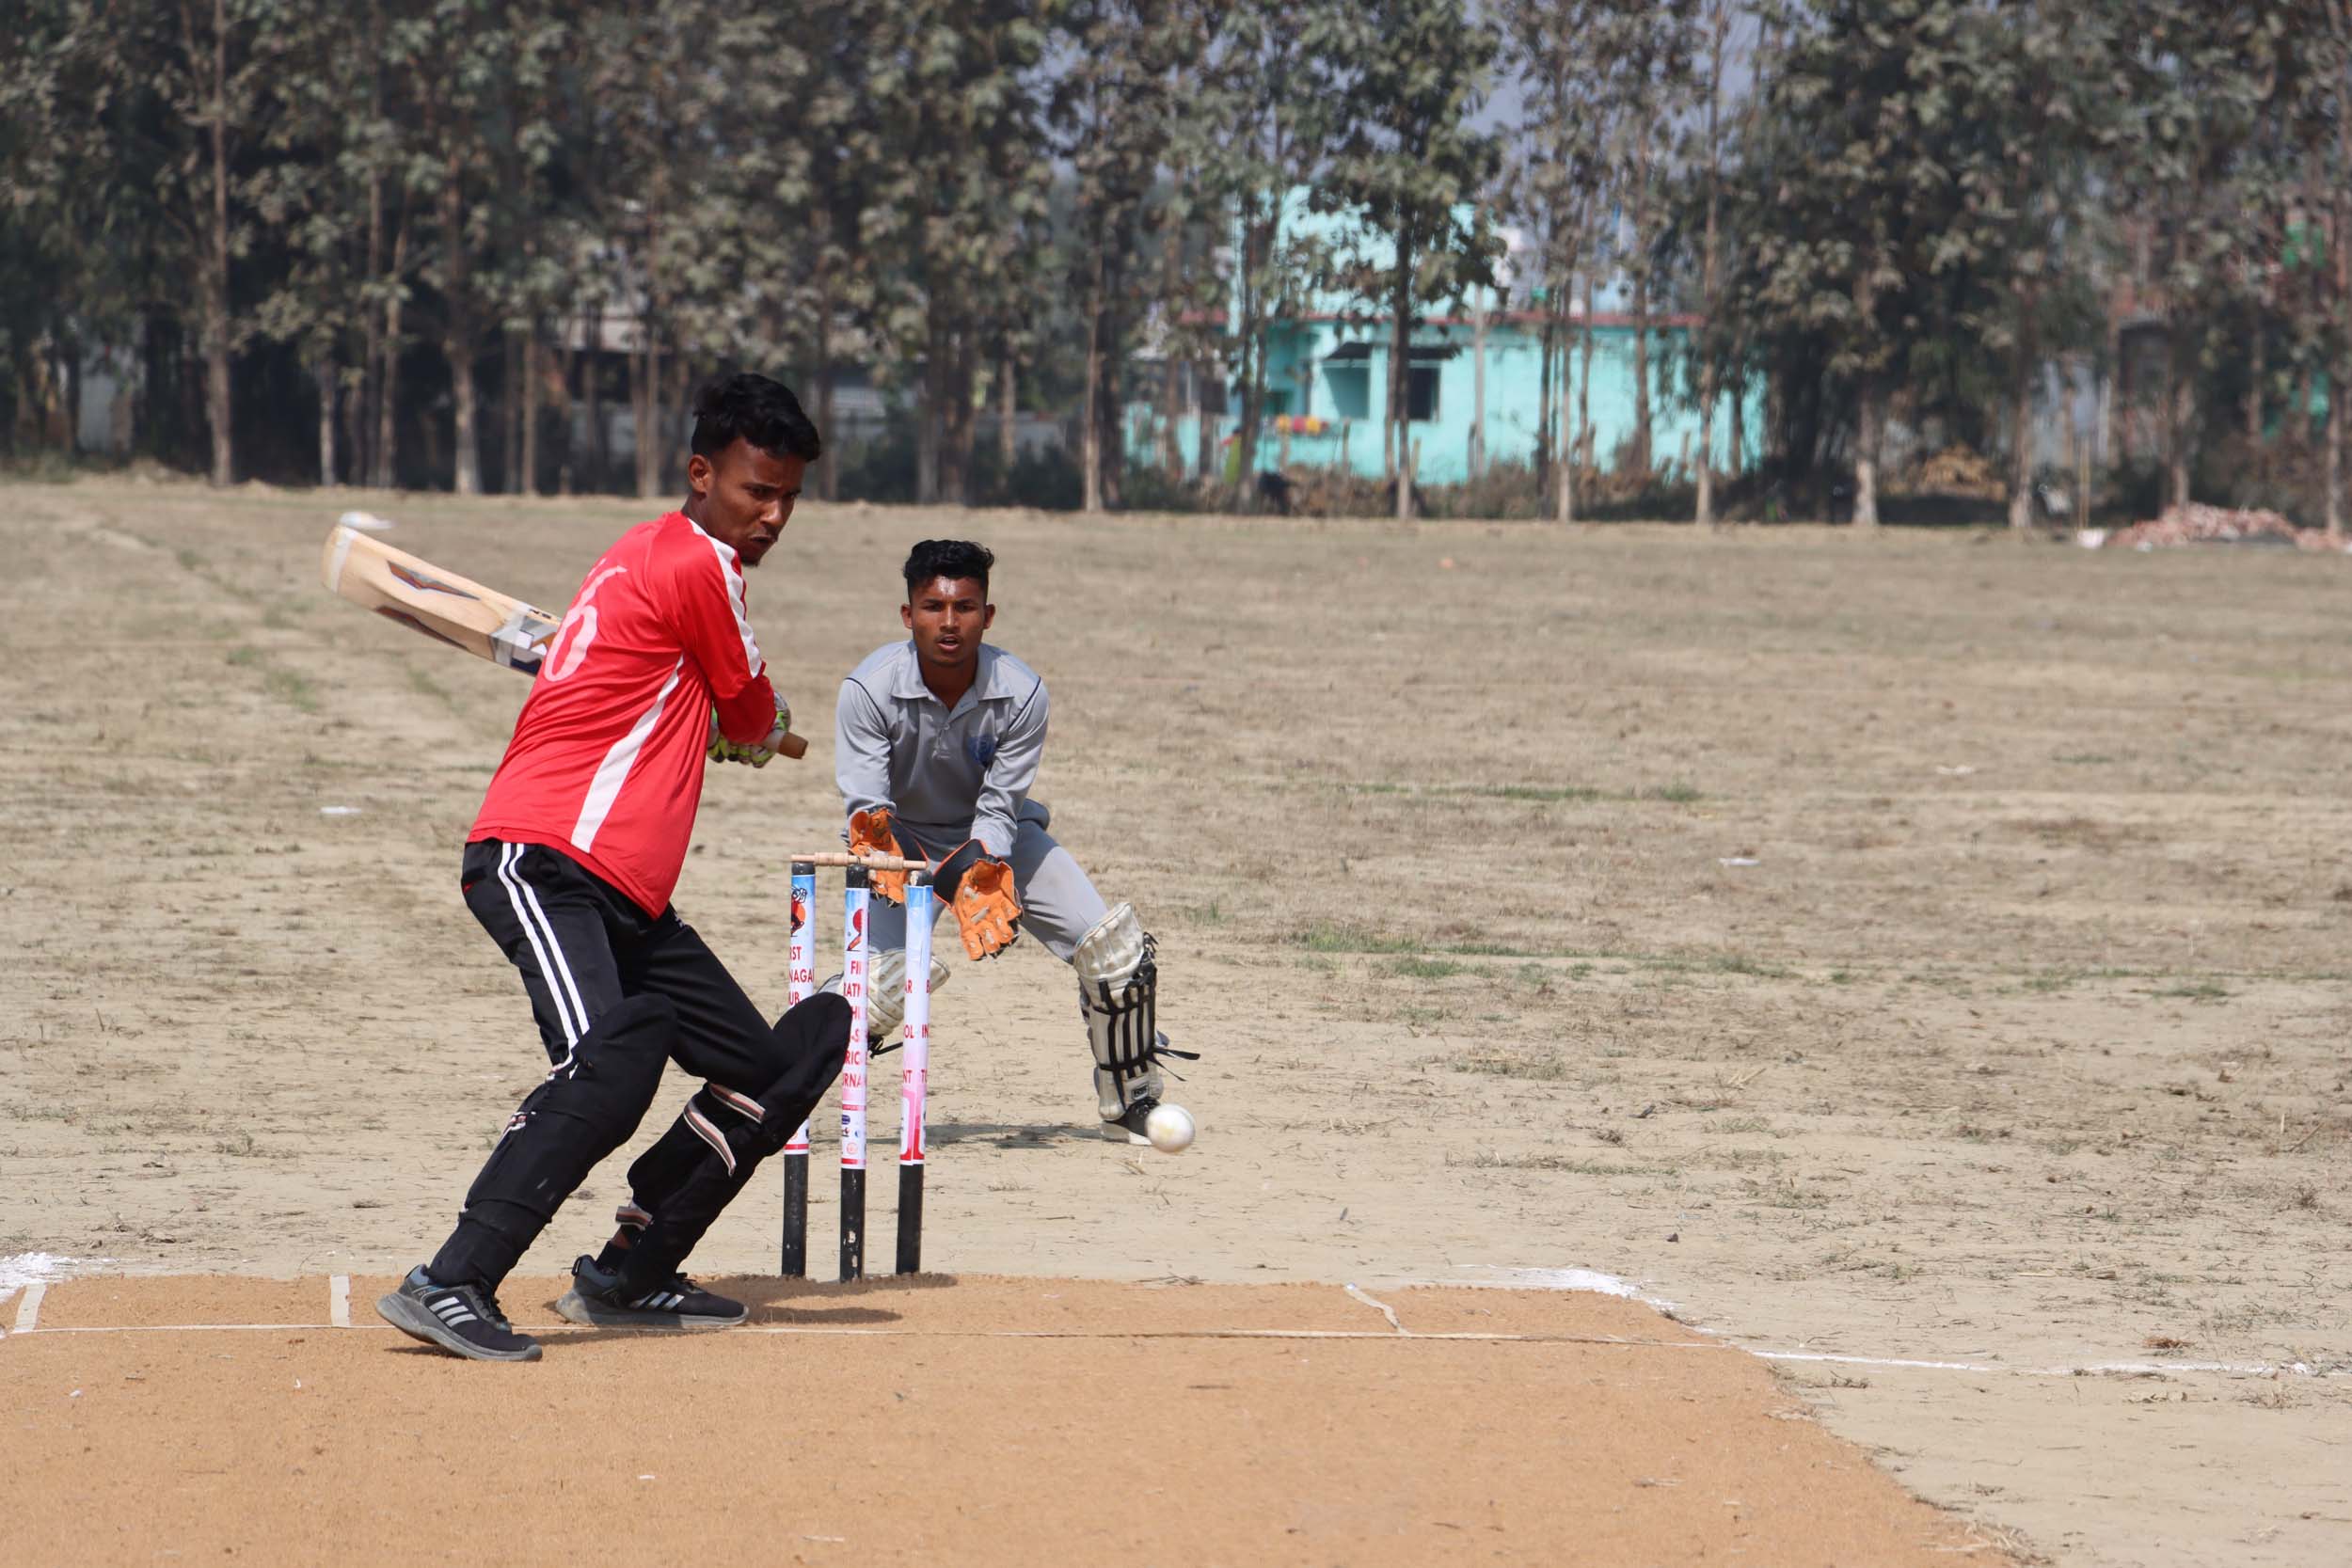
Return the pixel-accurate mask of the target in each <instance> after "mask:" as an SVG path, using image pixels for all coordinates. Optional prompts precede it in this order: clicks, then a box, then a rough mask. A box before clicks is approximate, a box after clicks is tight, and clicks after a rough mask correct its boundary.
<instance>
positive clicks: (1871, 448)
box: [1853, 379, 1883, 529]
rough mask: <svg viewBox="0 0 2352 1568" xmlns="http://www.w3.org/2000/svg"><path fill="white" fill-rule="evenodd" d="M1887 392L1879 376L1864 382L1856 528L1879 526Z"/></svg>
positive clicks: (1855, 494) (1857, 461) (1855, 485)
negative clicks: (1881, 421) (1882, 421)
mask: <svg viewBox="0 0 2352 1568" xmlns="http://www.w3.org/2000/svg"><path fill="white" fill-rule="evenodd" d="M1882 397H1883V393H1882V392H1881V391H1880V390H1879V387H1878V383H1877V381H1876V380H1875V379H1867V380H1865V381H1864V382H1863V384H1862V397H1861V404H1862V407H1861V420H1860V424H1861V428H1860V429H1859V430H1858V431H1856V432H1855V436H1854V456H1853V522H1854V527H1856V528H1871V529H1874V528H1876V527H1878V526H1879V418H1880V411H1879V403H1880V399H1881V398H1882Z"/></svg>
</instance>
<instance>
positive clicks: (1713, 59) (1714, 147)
mask: <svg viewBox="0 0 2352 1568" xmlns="http://www.w3.org/2000/svg"><path fill="white" fill-rule="evenodd" d="M1708 23H1709V28H1708V34H1709V36H1708V55H1707V230H1706V236H1705V239H1704V240H1703V242H1702V244H1701V247H1700V248H1701V255H1700V261H1699V291H1700V293H1699V297H1700V302H1701V304H1700V308H1701V309H1703V310H1704V311H1705V312H1706V319H1705V324H1704V325H1702V326H1701V327H1700V329H1699V330H1700V331H1701V332H1702V333H1704V334H1705V336H1704V337H1703V338H1702V339H1701V341H1700V349H1699V461H1698V468H1697V470H1696V471H1697V477H1698V510H1697V515H1696V517H1695V518H1694V521H1696V523H1697V524H1698V526H1699V527H1701V528H1712V527H1714V526H1715V384H1716V379H1717V377H1716V364H1715V352H1716V337H1715V327H1716V316H1717V313H1718V312H1717V309H1716V308H1717V304H1718V301H1717V300H1716V298H1715V277H1716V265H1715V260H1716V253H1717V250H1718V243H1717V236H1718V233H1719V231H1720V225H1719V224H1718V222H1717V205H1718V203H1717V194H1718V193H1717V189H1716V187H1717V183H1718V176H1717V171H1718V169H1719V167H1720V166H1721V162H1722V158H1721V142H1720V140H1719V137H1718V135H1717V132H1718V129H1719V123H1720V119H1721V114H1722V108H1723V98H1724V38H1725V36H1726V35H1727V34H1728V33H1729V32H1730V29H1731V11H1730V8H1729V7H1728V6H1727V5H1725V4H1723V3H1721V0H1719V3H1718V4H1717V5H1716V7H1715V10H1714V14H1713V15H1712V16H1711V17H1709V18H1708Z"/></svg>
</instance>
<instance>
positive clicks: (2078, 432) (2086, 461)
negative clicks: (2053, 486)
mask: <svg viewBox="0 0 2352 1568" xmlns="http://www.w3.org/2000/svg"><path fill="white" fill-rule="evenodd" d="M2094 374H2095V372H2094ZM2075 379H2076V380H2077V381H2078V380H2079V379H2080V372H2079V371H2078V372H2076V378H2075ZM2066 401H2067V420H2068V428H2070V429H2071V430H2073V431H2074V526H2075V527H2076V528H2079V529H2087V528H2089V527H2090V436H2091V433H2090V431H2088V430H2085V429H2084V428H2083V427H2082V420H2080V418H2078V417H2077V411H2078V410H2079V409H2080V407H2081V404H2080V402H2079V400H2078V399H2077V397H2076V396H2075V386H2074V382H2070V383H2069V384H2068V394H2067V400H2066Z"/></svg>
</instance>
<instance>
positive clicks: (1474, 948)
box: [1438, 942, 1544, 958]
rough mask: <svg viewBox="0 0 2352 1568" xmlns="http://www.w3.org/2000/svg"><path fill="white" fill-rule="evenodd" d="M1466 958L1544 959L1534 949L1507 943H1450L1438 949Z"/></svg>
mask: <svg viewBox="0 0 2352 1568" xmlns="http://www.w3.org/2000/svg"><path fill="white" fill-rule="evenodd" d="M1438 951H1439V952H1441V953H1452V954H1454V955H1455V956H1456V957H1458V958H1542V957H1544V955H1543V954H1542V953H1539V952H1537V951H1536V950H1535V949H1534V948H1532V947H1514V946H1512V945H1511V944H1510V943H1509V942H1447V943H1446V944H1445V945H1444V946H1443V947H1441V948H1439V949H1438Z"/></svg>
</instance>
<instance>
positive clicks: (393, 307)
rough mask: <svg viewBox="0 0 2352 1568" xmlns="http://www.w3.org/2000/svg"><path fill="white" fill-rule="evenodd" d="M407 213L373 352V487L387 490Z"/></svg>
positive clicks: (396, 406) (393, 460)
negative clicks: (375, 355)
mask: <svg viewBox="0 0 2352 1568" xmlns="http://www.w3.org/2000/svg"><path fill="white" fill-rule="evenodd" d="M408 227H409V224H408V213H407V211H406V209H405V208H403V210H402V212H401V214H400V221H399V222H398V224H396V225H395V226H394V228H393V230H392V270H391V272H390V273H389V275H388V277H387V282H388V283H389V287H388V288H387V289H386V291H385V294H384V334H383V336H382V337H381V338H380V339H378V340H377V342H376V350H377V352H378V353H379V354H380V355H381V356H383V359H382V364H381V365H380V367H379V368H378V369H377V371H376V376H375V451H374V457H375V484H376V488H378V489H380V490H389V489H390V488H391V487H392V486H393V484H394V483H397V482H398V475H399V461H400V442H399V420H400V316H401V305H402V301H401V293H400V279H401V277H402V271H403V269H404V268H405V266H406V264H407V257H408Z"/></svg>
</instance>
